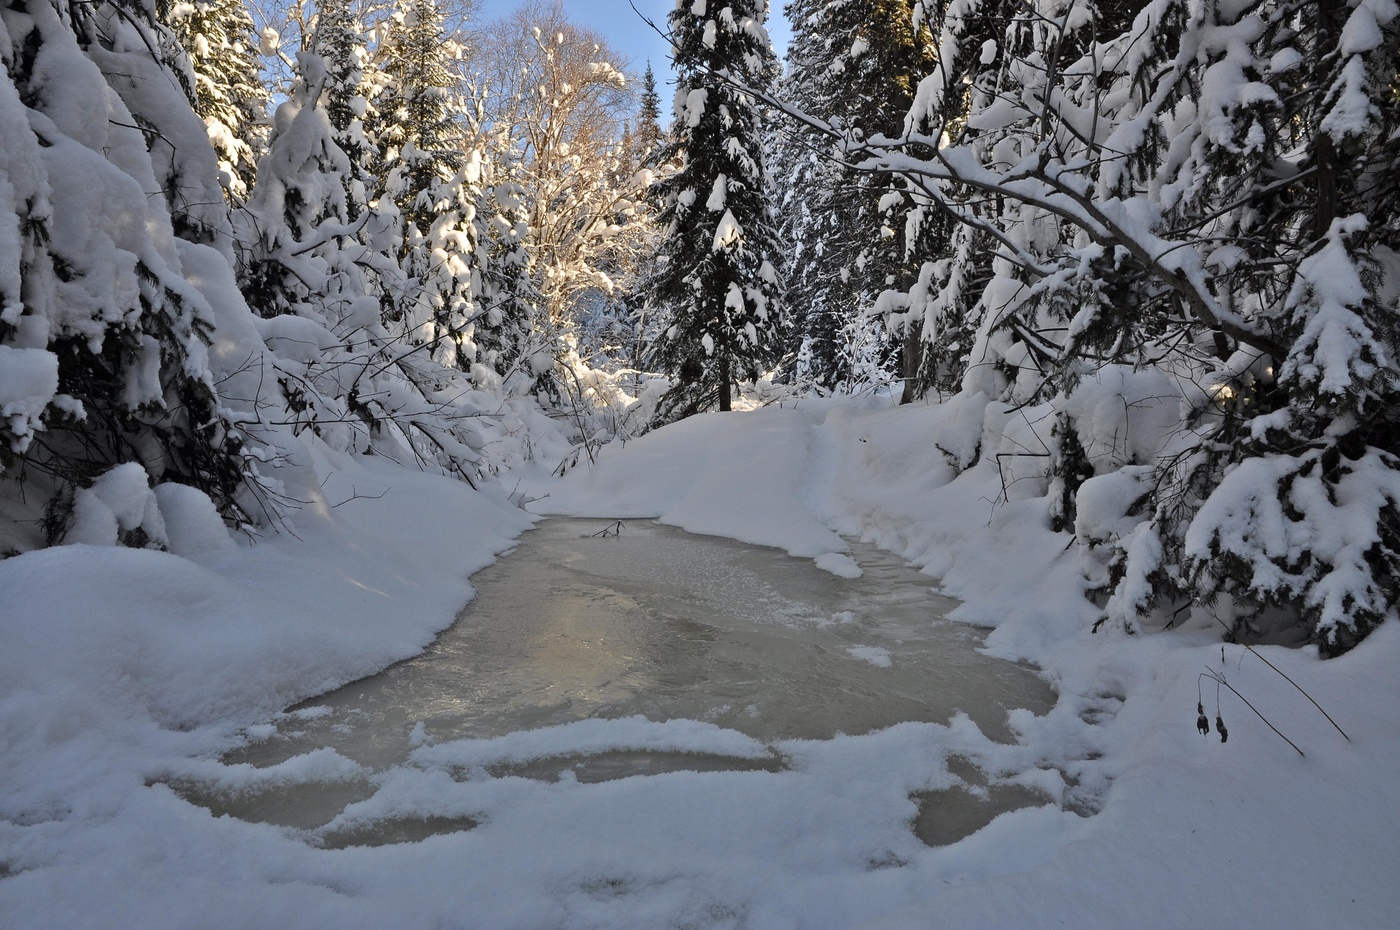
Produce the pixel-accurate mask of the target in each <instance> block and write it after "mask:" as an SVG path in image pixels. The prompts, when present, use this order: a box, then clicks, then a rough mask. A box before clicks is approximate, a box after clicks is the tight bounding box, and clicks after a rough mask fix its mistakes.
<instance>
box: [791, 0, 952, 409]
mask: <svg viewBox="0 0 1400 930" xmlns="http://www.w3.org/2000/svg"><path fill="white" fill-rule="evenodd" d="M912 8H913V4H912V3H909V2H906V0H838V2H830V3H827V2H817V0H794V2H792V3H789V4H788V6H787V8H786V10H787V15H788V18H789V19H790V20H792V22H793V39H792V43H791V44H790V45H789V47H788V58H787V60H788V68H787V72H786V74H785V75H784V78H783V85H782V94H783V96H784V97H785V99H786V100H788V101H790V102H791V104H792V105H794V106H796V107H797V108H798V109H799V110H801V111H803V112H805V113H807V114H810V115H812V116H815V117H817V118H818V119H820V120H821V121H822V122H823V123H825V124H827V125H829V126H832V127H835V128H836V129H837V130H838V131H840V132H844V133H851V134H855V135H856V136H857V137H860V138H863V137H869V136H883V137H889V138H898V137H899V136H900V135H901V134H902V130H903V125H904V120H905V117H906V115H907V114H908V112H909V108H910V106H911V105H912V103H913V94H914V89H915V87H916V86H917V84H918V80H919V78H920V77H921V76H923V75H924V74H927V73H928V72H929V71H931V70H932V69H933V67H934V64H935V60H934V58H933V45H932V42H933V39H932V35H931V34H930V32H929V29H928V26H927V24H926V23H920V24H917V25H916V24H915V21H914V18H913V10H912ZM784 129H785V130H787V131H786V132H785V134H784V135H783V136H782V137H781V141H780V142H779V147H778V149H777V152H776V159H775V160H776V161H777V163H779V164H781V165H782V166H783V170H784V176H783V177H782V179H781V183H780V184H779V192H780V197H781V201H780V218H781V228H782V238H783V241H785V242H788V243H790V245H791V248H792V255H793V260H792V262H791V264H790V269H789V272H788V275H787V279H786V291H787V293H788V294H789V295H791V296H790V297H789V298H788V302H789V303H790V304H792V305H794V306H799V305H800V306H801V307H802V308H803V312H802V317H801V319H800V320H799V321H798V325H797V327H796V328H795V331H794V335H795V336H797V337H798V338H799V339H800V346H801V348H800V363H799V365H800V369H801V370H800V371H799V377H801V378H804V379H810V381H811V382H812V383H814V384H816V385H818V386H820V387H822V388H825V389H836V388H838V387H839V386H842V385H845V386H847V387H850V386H853V385H854V384H855V383H857V382H858V381H860V380H867V379H869V378H870V377H872V376H874V377H879V375H878V371H879V370H880V369H881V368H884V367H888V366H890V365H891V363H894V364H896V365H897V360H895V359H892V358H891V355H892V354H893V350H894V347H892V346H890V345H888V341H887V338H886V336H885V334H884V333H883V332H882V331H881V329H880V327H879V326H875V325H872V322H871V320H870V319H869V318H870V317H871V315H872V314H873V313H874V311H875V307H876V303H877V300H878V299H879V297H880V295H881V294H882V293H884V292H885V291H887V290H894V291H896V292H907V291H908V290H909V288H910V287H911V286H912V285H913V283H914V281H915V280H916V279H917V276H918V270H919V265H920V261H919V259H920V258H922V257H923V253H925V252H926V250H924V249H918V248H917V247H916V243H915V242H912V241H911V242H906V231H907V230H908V229H909V222H908V214H909V213H910V212H911V211H913V210H914V209H915V208H916V205H917V203H918V201H917V200H916V199H915V198H914V197H913V196H912V195H910V194H909V193H908V192H907V191H906V190H905V188H904V185H903V184H902V182H901V181H900V179H899V178H898V176H896V175H893V174H891V173H888V172H873V173H872V172H862V171H858V170H856V169H855V168H854V167H853V166H851V165H849V164H846V163H844V162H842V161H841V159H840V158H839V155H838V154H837V153H834V152H833V151H832V146H831V142H830V141H829V140H828V139H827V138H826V136H825V135H824V134H823V133H820V132H817V131H815V130H814V129H812V128H811V127H808V126H805V125H803V124H800V123H799V124H795V125H792V126H785V127H784ZM916 228H921V227H919V226H918V224H916ZM925 239H926V240H927V239H928V237H927V236H926V237H925ZM881 306H882V308H883V309H884V310H885V313H884V316H885V317H886V322H887V323H893V326H892V329H893V330H894V332H895V333H896V334H898V333H904V332H907V333H908V335H909V340H910V342H911V343H912V344H913V345H915V346H916V345H917V344H918V341H919V338H920V328H919V326H918V325H917V323H916V322H912V323H911V320H910V319H909V314H908V313H907V312H896V313H891V312H890V306H889V302H888V301H886V303H885V304H882V305H881ZM901 309H903V308H901ZM890 317H893V319H890ZM914 357H917V355H914ZM906 374H907V375H909V376H917V372H916V371H911V372H908V373H906ZM926 387H927V384H926V382H923V381H920V382H918V383H917V384H913V385H911V396H912V394H913V393H914V392H915V389H917V393H919V394H922V390H923V389H924V388H926Z"/></svg>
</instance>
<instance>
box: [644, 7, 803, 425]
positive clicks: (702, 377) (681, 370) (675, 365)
mask: <svg viewBox="0 0 1400 930" xmlns="http://www.w3.org/2000/svg"><path fill="white" fill-rule="evenodd" d="M767 12H768V4H767V2H766V0H740V2H734V3H731V4H729V5H728V6H725V7H723V8H718V9H711V6H710V4H709V3H708V2H707V0H695V2H693V3H690V4H684V3H683V4H679V5H678V6H677V7H676V9H675V10H674V11H673V12H672V13H671V15H670V26H671V30H672V35H673V39H672V41H673V43H674V52H675V67H676V70H677V72H678V75H679V77H678V80H677V88H676V98H675V119H674V122H673V126H672V133H673V135H674V138H675V142H674V143H673V145H674V151H676V152H678V153H679V154H680V156H681V158H682V166H681V168H680V170H679V171H677V172H676V174H674V175H673V176H671V177H669V178H667V179H665V180H664V181H662V182H660V183H659V184H658V185H657V188H658V193H659V196H660V197H661V200H662V203H663V208H662V213H661V221H662V222H663V223H666V224H667V231H666V234H665V238H664V239H663V240H662V242H661V246H660V249H659V253H660V255H659V262H658V269H657V273H656V276H655V277H654V278H653V280H652V282H651V287H650V296H651V300H652V302H653V304H655V305H657V306H659V307H662V308H664V312H665V313H666V314H667V320H668V321H667V325H666V329H665V331H664V332H663V333H662V334H661V338H660V339H659V340H658V343H657V345H656V357H657V359H658V360H659V361H660V363H661V365H662V366H663V367H664V368H665V370H666V372H667V373H668V374H669V375H670V376H671V377H672V378H674V383H673V385H672V387H671V388H670V390H668V391H667V393H666V395H665V396H664V397H663V399H662V401H661V403H660V405H659V406H658V409H657V421H658V422H664V421H666V420H670V419H677V418H680V417H684V416H688V415H690V414H693V413H697V412H699V411H701V410H704V409H707V408H710V407H715V406H717V407H718V409H720V410H730V409H732V406H733V390H734V386H735V384H736V383H737V382H738V381H739V380H740V379H745V378H748V379H753V378H756V377H757V376H758V375H759V373H760V372H761V371H763V370H765V369H767V368H770V367H772V366H774V365H775V364H776V363H777V362H778V360H779V356H780V351H781V344H782V329H783V326H784V323H785V319H784V314H783V311H782V307H781V304H780V302H779V299H778V294H779V280H778V272H777V267H776V265H777V261H778V254H779V250H778V243H777V229H776V226H775V224H774V222H773V217H772V214H771V211H770V209H769V204H768V199H767V178H766V175H765V172H764V155H763V145H762V142H763V118H762V113H761V110H760V107H759V105H758V103H757V101H755V100H754V99H753V97H751V96H750V95H748V94H747V93H745V92H744V91H742V90H740V89H739V88H738V87H736V86H735V84H734V83H732V82H733V81H741V82H744V83H745V84H747V85H748V86H751V87H757V88H762V87H766V86H768V84H769V83H770V82H771V80H772V77H773V73H774V70H775V62H774V56H773V47H772V44H771V42H770V40H769V38H768V33H767V31H766V30H765V29H764V25H763V23H764V19H765V17H766V16H767Z"/></svg>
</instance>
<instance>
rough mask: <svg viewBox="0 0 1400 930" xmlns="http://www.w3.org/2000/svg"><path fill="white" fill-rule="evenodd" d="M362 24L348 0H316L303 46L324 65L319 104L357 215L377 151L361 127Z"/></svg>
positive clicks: (364, 104) (364, 84)
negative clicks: (342, 161) (313, 22)
mask: <svg viewBox="0 0 1400 930" xmlns="http://www.w3.org/2000/svg"><path fill="white" fill-rule="evenodd" d="M364 34H365V27H364V23H363V21H362V20H361V19H360V17H359V15H358V14H357V13H356V11H355V8H354V6H353V5H352V4H351V2H350V0H322V2H321V3H320V5H319V8H318V10H317V14H316V25H315V29H314V30H313V31H312V33H311V36H310V41H309V42H308V47H309V48H310V50H311V51H312V52H315V53H316V54H317V55H320V56H321V59H322V60H323V61H324V62H325V65H326V84H325V87H324V89H323V90H322V102H323V103H322V105H323V106H324V107H325V110H326V117H327V119H329V120H330V123H331V128H332V129H333V130H334V133H333V136H332V138H333V139H334V141H335V144H336V145H337V146H338V147H339V148H340V150H341V151H342V152H344V153H345V157H346V159H347V160H348V162H349V170H348V171H347V172H346V174H345V185H346V189H345V207H346V211H347V213H348V215H349V218H350V219H351V220H352V221H353V220H356V219H359V217H360V214H361V213H363V212H364V210H365V209H366V207H367V206H368V203H369V201H370V199H371V197H372V195H373V194H374V187H375V184H374V182H373V180H372V176H371V175H370V166H371V164H372V163H373V161H374V160H375V157H376V155H377V153H376V151H375V149H374V143H373V141H372V140H371V139H370V138H369V137H368V135H367V134H366V132H365V115H366V113H367V112H368V110H369V99H370V97H372V96H373V91H372V89H371V86H370V84H369V82H368V81H367V80H366V79H365V61H366V58H367V55H368V53H367V51H366V48H365V39H364Z"/></svg>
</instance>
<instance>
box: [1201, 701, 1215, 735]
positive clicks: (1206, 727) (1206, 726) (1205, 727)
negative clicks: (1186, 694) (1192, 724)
mask: <svg viewBox="0 0 1400 930" xmlns="http://www.w3.org/2000/svg"><path fill="white" fill-rule="evenodd" d="M1196 715H1197V716H1196V729H1197V730H1200V731H1201V735H1202V736H1205V735H1206V734H1207V733H1209V732H1210V721H1209V720H1207V719H1206V709H1205V707H1203V706H1202V705H1201V704H1200V703H1199V702H1198V703H1197V704H1196ZM1215 719H1216V720H1217V721H1219V720H1220V718H1219V717H1216V718H1215Z"/></svg>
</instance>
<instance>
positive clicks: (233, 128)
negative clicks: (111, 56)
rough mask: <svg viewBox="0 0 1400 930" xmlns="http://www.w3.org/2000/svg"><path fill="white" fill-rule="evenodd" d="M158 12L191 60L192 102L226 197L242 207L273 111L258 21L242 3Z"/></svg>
mask: <svg viewBox="0 0 1400 930" xmlns="http://www.w3.org/2000/svg"><path fill="white" fill-rule="evenodd" d="M157 8H158V9H159V10H160V13H161V18H162V20H163V21H165V22H166V23H167V24H168V25H169V26H170V28H171V30H172V31H173V32H174V34H175V38H176V39H177V40H178V41H179V43H180V45H181V47H183V48H184V50H185V52H186V53H187V54H188V56H189V67H190V74H189V76H188V80H189V82H190V86H189V90H190V92H191V95H192V97H191V99H192V102H193V103H194V108H195V112H196V113H198V114H199V115H200V117H201V118H202V119H203V120H204V125H205V127H206V129H207V130H208V133H209V141H210V142H211V143H212V144H213V146H214V151H215V152H216V153H217V154H218V157H219V171H220V175H219V180H220V183H221V184H222V186H223V189H224V193H225V195H226V196H227V197H228V199H229V202H230V203H233V204H241V203H243V201H244V200H246V199H247V197H248V191H249V190H250V189H251V188H252V186H253V179H254V177H255V176H256V172H257V160H258V158H259V156H260V155H261V154H262V148H263V146H264V145H265V144H266V135H267V134H266V128H267V114H268V112H269V109H270V106H271V101H270V98H269V96H268V93H267V88H266V87H265V86H264V85H263V83H262V80H261V78H260V76H259V73H258V58H257V51H256V42H257V38H256V36H255V34H254V29H253V19H252V17H251V16H249V15H248V10H247V8H246V7H245V6H244V3H243V0H185V2H178V0H161V2H160V3H159V4H158V6H157Z"/></svg>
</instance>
